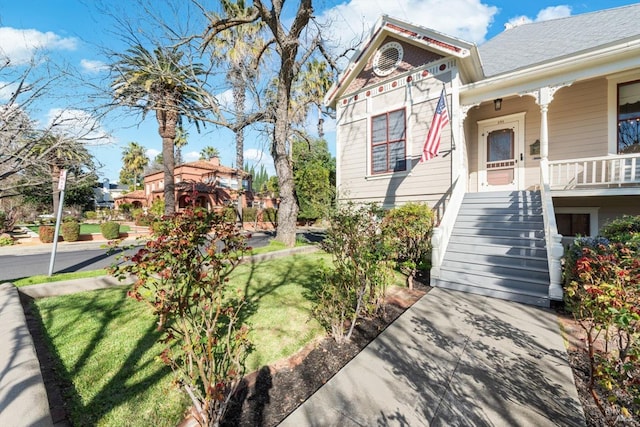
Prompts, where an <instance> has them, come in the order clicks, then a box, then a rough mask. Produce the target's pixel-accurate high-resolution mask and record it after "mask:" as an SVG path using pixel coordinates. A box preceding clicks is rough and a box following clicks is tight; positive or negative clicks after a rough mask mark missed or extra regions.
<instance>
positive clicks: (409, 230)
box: [382, 203, 433, 289]
mask: <svg viewBox="0 0 640 427" xmlns="http://www.w3.org/2000/svg"><path fill="white" fill-rule="evenodd" d="M382 230H383V232H384V234H385V236H386V237H387V239H388V242H389V245H390V247H391V250H392V252H393V258H394V260H395V261H396V263H397V266H398V268H399V269H400V271H402V273H404V274H405V275H406V276H407V286H408V287H409V289H413V280H414V279H415V277H416V273H417V272H418V270H427V269H428V268H429V266H430V262H429V257H430V255H431V232H432V231H433V211H432V210H431V209H430V208H429V206H427V205H425V204H421V203H407V204H406V205H403V206H400V207H397V208H394V209H391V210H390V211H388V212H387V214H386V215H385V217H384V219H383V221H382Z"/></svg>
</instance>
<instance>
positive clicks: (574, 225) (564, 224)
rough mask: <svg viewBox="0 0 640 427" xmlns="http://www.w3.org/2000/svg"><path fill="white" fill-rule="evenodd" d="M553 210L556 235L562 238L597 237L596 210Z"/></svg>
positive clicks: (580, 208) (589, 208)
mask: <svg viewBox="0 0 640 427" xmlns="http://www.w3.org/2000/svg"><path fill="white" fill-rule="evenodd" d="M554 210H555V214H556V224H557V225H558V233H559V234H561V235H562V236H563V237H576V236H591V237H595V236H597V235H598V208H596V207H557V208H555V209H554Z"/></svg>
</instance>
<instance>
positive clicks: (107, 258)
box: [0, 233, 273, 283]
mask: <svg viewBox="0 0 640 427" xmlns="http://www.w3.org/2000/svg"><path fill="white" fill-rule="evenodd" d="M272 238H273V235H272V234H267V233H258V234H254V235H252V236H251V238H250V239H249V240H248V242H247V244H248V246H251V247H254V248H259V247H262V246H266V245H267V244H268V243H269V240H271V239H272ZM134 251H135V250H134V249H129V250H128V251H127V253H131V254H132V253H134ZM119 255H122V251H120V252H116V253H113V254H107V251H106V249H102V248H99V247H98V246H96V249H79V250H77V251H71V250H69V249H68V248H67V249H66V250H64V251H61V250H58V251H57V252H56V259H55V264H54V269H53V272H54V273H69V272H75V271H91V270H98V269H102V268H106V267H108V266H110V265H112V264H113V263H115V262H118V259H117V258H118V256H119ZM50 259H51V252H44V251H43V252H40V253H34V254H20V249H19V248H16V250H15V254H11V255H9V254H5V255H1V256H0V283H2V282H6V281H11V280H15V279H20V278H23V277H29V276H35V275H40V274H45V275H46V274H47V273H48V272H49V261H50Z"/></svg>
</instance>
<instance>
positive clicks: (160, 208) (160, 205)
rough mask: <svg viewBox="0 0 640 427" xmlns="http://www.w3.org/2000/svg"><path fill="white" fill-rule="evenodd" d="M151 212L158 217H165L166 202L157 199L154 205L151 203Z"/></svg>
mask: <svg viewBox="0 0 640 427" xmlns="http://www.w3.org/2000/svg"><path fill="white" fill-rule="evenodd" d="M149 212H150V213H151V214H152V215H153V216H156V217H161V216H162V215H164V200H162V199H155V200H154V201H153V203H151V207H150V208H149Z"/></svg>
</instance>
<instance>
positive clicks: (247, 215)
mask: <svg viewBox="0 0 640 427" xmlns="http://www.w3.org/2000/svg"><path fill="white" fill-rule="evenodd" d="M257 218H258V208H244V209H243V210H242V221H244V222H255V221H256V219H257Z"/></svg>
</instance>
